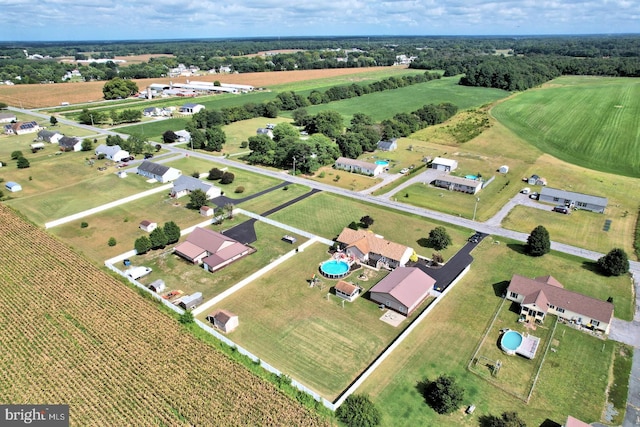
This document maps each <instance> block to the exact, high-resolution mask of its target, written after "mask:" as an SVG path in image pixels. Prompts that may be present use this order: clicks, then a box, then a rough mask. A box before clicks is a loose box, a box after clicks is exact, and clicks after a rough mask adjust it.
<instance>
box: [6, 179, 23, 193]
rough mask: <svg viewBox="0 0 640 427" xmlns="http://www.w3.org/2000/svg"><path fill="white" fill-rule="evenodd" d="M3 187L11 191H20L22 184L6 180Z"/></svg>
mask: <svg viewBox="0 0 640 427" xmlns="http://www.w3.org/2000/svg"><path fill="white" fill-rule="evenodd" d="M4 188H6V189H7V190H9V191H11V192H12V193H15V192H16V191H22V185H20V184H18V183H17V182H14V181H8V182H7V183H6V184H4Z"/></svg>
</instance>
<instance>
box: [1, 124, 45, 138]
mask: <svg viewBox="0 0 640 427" xmlns="http://www.w3.org/2000/svg"><path fill="white" fill-rule="evenodd" d="M41 129H42V128H41V127H40V125H39V124H38V122H35V121H32V122H15V123H9V124H6V125H4V133H6V134H7V135H24V134H26V133H34V132H38V131H39V130H41Z"/></svg>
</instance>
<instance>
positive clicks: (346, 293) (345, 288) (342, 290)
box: [333, 280, 362, 302]
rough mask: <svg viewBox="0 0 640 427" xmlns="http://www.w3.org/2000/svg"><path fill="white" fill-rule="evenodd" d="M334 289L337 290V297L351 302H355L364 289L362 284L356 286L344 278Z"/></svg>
mask: <svg viewBox="0 0 640 427" xmlns="http://www.w3.org/2000/svg"><path fill="white" fill-rule="evenodd" d="M333 289H334V290H335V292H336V296H337V297H340V298H342V299H343V300H346V301H349V302H353V300H355V299H356V298H358V297H359V296H360V291H361V290H362V288H360V286H356V285H354V284H353V283H350V282H345V281H344V280H340V281H338V283H336V284H335V286H334V287H333Z"/></svg>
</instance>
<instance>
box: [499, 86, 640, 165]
mask: <svg viewBox="0 0 640 427" xmlns="http://www.w3.org/2000/svg"><path fill="white" fill-rule="evenodd" d="M492 114H493V115H494V117H496V118H497V119H498V120H500V121H501V122H502V123H504V124H505V126H507V127H508V128H509V129H511V130H513V132H514V133H516V134H517V135H518V136H520V137H521V138H523V139H524V140H526V141H528V142H529V143H531V144H532V145H534V146H536V147H538V148H540V149H541V150H543V151H545V152H547V153H549V154H551V155H553V156H556V157H557V158H559V159H562V160H565V161H567V162H571V163H574V164H577V165H580V166H584V167H586V168H590V169H595V170H600V171H603V172H610V173H614V174H620V175H625V176H631V177H639V176H640V133H638V129H639V128H640V119H639V117H640V82H639V81H638V79H632V78H610V77H574V76H572V77H560V78H557V79H555V80H553V81H551V82H550V83H548V84H546V85H544V86H543V87H542V88H539V89H534V90H528V91H526V92H522V93H520V94H518V95H517V96H514V97H513V98H511V99H509V100H507V101H505V102H503V103H501V104H499V105H497V106H496V107H495V108H493V110H492Z"/></svg>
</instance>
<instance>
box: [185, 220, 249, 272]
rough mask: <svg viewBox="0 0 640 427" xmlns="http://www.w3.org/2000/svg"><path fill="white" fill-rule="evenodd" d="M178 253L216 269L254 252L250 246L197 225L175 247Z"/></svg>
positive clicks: (206, 268) (205, 267)
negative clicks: (184, 239)
mask: <svg viewBox="0 0 640 427" xmlns="http://www.w3.org/2000/svg"><path fill="white" fill-rule="evenodd" d="M174 252H175V254H176V255H178V256H180V257H182V258H184V259H186V260H187V261H189V262H192V263H194V264H202V265H203V267H204V269H205V270H207V271H211V272H213V271H216V270H219V269H221V268H222V267H225V266H227V265H229V264H231V263H232V262H234V261H236V260H238V259H240V258H242V257H244V256H245V255H248V254H250V253H252V252H253V249H251V248H250V247H249V246H246V245H243V244H242V243H240V242H238V241H236V240H234V239H232V238H230V237H227V236H225V235H224V234H221V233H218V232H216V231H213V230H209V229H207V228H201V227H196V228H195V229H194V230H193V232H191V233H190V234H189V235H188V236H187V240H186V241H185V242H183V243H180V244H179V245H177V246H176V247H175V249H174Z"/></svg>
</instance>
